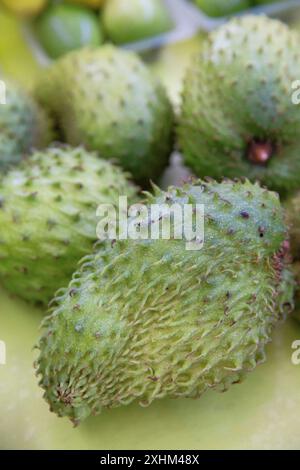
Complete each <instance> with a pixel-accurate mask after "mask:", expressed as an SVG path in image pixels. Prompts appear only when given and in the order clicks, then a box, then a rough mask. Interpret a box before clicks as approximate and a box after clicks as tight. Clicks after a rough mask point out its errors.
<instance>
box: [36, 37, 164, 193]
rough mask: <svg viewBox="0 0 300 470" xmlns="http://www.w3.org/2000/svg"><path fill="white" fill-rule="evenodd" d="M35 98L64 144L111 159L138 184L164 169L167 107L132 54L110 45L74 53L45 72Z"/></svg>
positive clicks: (161, 93)
mask: <svg viewBox="0 0 300 470" xmlns="http://www.w3.org/2000/svg"><path fill="white" fill-rule="evenodd" d="M36 94H37V97H38V99H39V101H40V102H41V103H42V104H43V105H44V106H45V107H46V108H47V109H49V111H50V112H51V113H52V115H53V117H54V119H55V120H56V121H57V122H58V124H59V126H60V127H61V129H62V131H63V135H64V138H65V139H66V141H67V142H68V143H69V144H72V145H78V144H84V145H85V146H86V147H87V148H88V149H91V150H96V151H98V152H99V154H100V156H101V157H103V158H107V159H114V160H117V161H118V162H119V163H120V164H121V166H123V168H125V169H126V170H129V171H130V173H131V174H132V175H133V177H134V178H135V179H136V180H138V181H139V182H141V183H145V184H146V183H148V182H149V179H156V178H157V177H158V176H160V174H161V172H162V170H163V169H164V168H165V166H166V165H167V163H168V159H169V155H170V153H171V150H172V143H173V110H172V106H171V104H170V102H169V100H168V98H167V95H166V92H165V90H164V88H163V86H162V85H161V84H160V83H159V82H158V81H157V80H156V79H155V78H154V76H153V75H152V74H151V72H150V71H149V70H148V68H147V67H146V66H145V65H144V64H143V63H142V61H141V60H140V59H139V58H138V56H137V55H136V54H134V53H132V52H128V51H124V50H121V49H117V48H115V47H114V46H111V45H106V46H103V47H99V48H94V49H93V48H86V49H81V50H78V51H74V52H72V53H70V54H67V55H66V56H65V57H63V58H62V59H60V60H59V61H57V62H56V63H55V64H54V65H53V66H52V67H51V68H50V69H49V70H47V71H46V72H45V75H44V77H43V78H42V79H41V81H40V83H39V85H38V87H37V93H36Z"/></svg>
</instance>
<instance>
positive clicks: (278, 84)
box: [178, 16, 300, 195]
mask: <svg viewBox="0 0 300 470" xmlns="http://www.w3.org/2000/svg"><path fill="white" fill-rule="evenodd" d="M299 77H300V56H299V36H298V34H297V33H296V32H294V31H291V30H290V29H289V28H288V27H287V26H286V25H284V24H283V23H281V22H279V21H277V20H272V19H269V18H267V17H264V16H245V17H241V18H236V19H233V20H231V21H230V22H229V23H227V24H225V25H224V26H222V27H221V28H220V29H218V30H217V31H214V32H212V33H211V35H210V36H209V38H208V39H207V41H206V42H205V43H204V44H203V45H202V48H201V51H200V53H199V54H198V57H197V58H196V59H195V61H194V63H193V65H192V67H191V68H190V70H189V71H188V73H187V76H186V80H185V86H184V92H183V104H182V112H181V118H180V123H179V128H178V134H179V141H180V145H181V148H182V150H183V153H184V156H185V162H186V163H187V164H188V165H189V166H190V167H191V168H192V169H193V171H194V172H195V173H196V174H197V175H199V176H201V177H203V176H206V175H207V176H211V177H215V178H221V177H224V176H225V177H229V178H233V177H240V176H246V177H248V178H250V179H251V180H259V181H261V182H262V183H263V184H265V185H266V186H268V187H269V188H270V189H274V190H276V191H279V192H280V193H281V194H282V195H286V194H288V193H291V192H293V191H295V190H296V189H298V188H299V187H300V137H299V136H300V112H299V108H298V106H296V105H295V104H294V103H293V102H292V90H291V84H292V83H293V82H294V81H295V80H298V79H299Z"/></svg>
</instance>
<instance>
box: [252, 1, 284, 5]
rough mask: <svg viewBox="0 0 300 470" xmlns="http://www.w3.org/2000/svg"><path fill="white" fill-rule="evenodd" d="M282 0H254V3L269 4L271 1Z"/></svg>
mask: <svg viewBox="0 0 300 470" xmlns="http://www.w3.org/2000/svg"><path fill="white" fill-rule="evenodd" d="M278 2H282V0H254V5H268V4H270V3H278Z"/></svg>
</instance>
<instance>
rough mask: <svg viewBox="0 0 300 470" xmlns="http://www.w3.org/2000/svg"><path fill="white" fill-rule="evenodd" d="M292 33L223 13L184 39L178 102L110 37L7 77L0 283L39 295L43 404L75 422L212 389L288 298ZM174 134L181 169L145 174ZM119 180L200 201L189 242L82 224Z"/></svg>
mask: <svg viewBox="0 0 300 470" xmlns="http://www.w3.org/2000/svg"><path fill="white" fill-rule="evenodd" d="M299 40H300V37H299V34H298V33H297V32H294V31H292V30H290V29H289V28H288V27H287V26H286V25H284V24H283V23H281V22H279V21H277V20H272V19H269V18H267V17H264V16H245V17H241V18H236V19H232V20H230V21H229V22H228V23H227V24H225V25H223V26H221V27H220V28H219V29H218V30H216V31H214V32H212V33H211V34H210V35H209V36H208V37H207V38H206V39H205V40H204V41H203V43H202V45H201V47H200V48H199V51H198V53H197V56H196V57H195V59H194V60H193V61H192V63H191V65H190V67H189V69H188V72H187V73H186V78H185V83H184V87H183V92H182V103H181V109H180V112H179V114H177V113H175V112H174V111H173V109H172V104H171V102H170V101H169V99H168V97H167V93H166V91H165V90H164V88H163V86H162V85H161V84H160V83H159V82H158V81H157V79H156V78H154V77H153V75H152V74H151V73H150V71H149V69H148V68H147V66H146V65H145V64H144V63H143V62H142V61H141V59H140V58H139V57H138V56H137V55H135V54H134V53H132V52H128V51H125V50H121V49H118V48H116V47H115V46H112V45H104V46H101V47H98V48H84V49H79V50H76V51H74V52H71V53H69V54H67V55H65V56H64V57H62V58H61V59H59V60H58V61H57V62H55V63H53V64H52V65H51V66H50V67H49V68H48V69H46V70H45V71H44V73H43V74H42V76H41V77H40V80H39V82H38V83H37V85H36V87H35V90H34V92H33V94H32V96H29V95H28V94H27V93H25V92H24V91H23V90H21V89H20V88H18V87H16V85H15V84H13V83H7V86H8V93H7V104H6V105H5V106H0V124H1V125H0V129H1V131H0V169H1V173H2V174H1V179H0V227H1V231H0V283H1V285H2V286H4V288H6V289H7V290H8V291H9V292H10V293H11V294H13V295H16V296H18V297H20V298H23V299H25V300H26V301H27V302H29V303H31V304H39V305H41V306H42V308H44V310H45V312H46V311H47V307H46V306H47V305H49V310H48V314H47V316H46V318H45V320H44V322H43V324H42V334H41V338H40V339H39V340H38V341H37V348H38V350H39V356H38V359H37V362H36V373H37V376H38V377H39V381H40V385H41V387H42V388H43V390H44V397H45V399H46V400H47V402H48V403H49V405H50V409H51V411H53V412H55V413H56V414H57V415H59V416H67V417H69V418H70V419H71V420H72V421H73V422H74V423H75V424H78V423H80V422H81V421H82V420H84V419H85V418H87V417H88V416H89V415H91V414H93V415H95V414H98V413H100V411H101V409H103V408H113V407H117V406H120V405H127V404H129V403H131V402H133V401H138V402H139V403H140V404H141V405H144V406H145V405H149V404H150V403H151V402H152V401H153V400H155V399H158V398H163V397H165V396H168V397H172V398H179V397H191V398H197V397H199V396H201V395H202V393H203V392H204V391H206V390H208V389H211V388H212V389H216V390H220V391H225V390H227V389H228V388H229V387H230V385H232V384H235V383H239V382H241V380H243V379H244V377H245V375H247V373H248V372H249V371H251V370H253V369H255V367H256V366H257V365H258V364H260V363H261V362H262V361H264V360H265V348H266V344H267V343H268V342H270V340H271V337H272V331H273V328H274V326H275V325H276V324H277V322H279V321H281V320H282V319H283V318H285V317H286V315H290V314H292V312H293V311H294V313H293V314H295V315H296V316H297V308H296V309H295V303H296V304H297V298H298V297H299V293H298V292H297V282H298V281H299V279H300V274H299V273H300V269H299V262H300V260H299V258H300V243H299V241H300V218H299V210H298V209H299V208H300V110H299V108H298V107H297V106H296V105H295V104H293V102H292V98H291V90H292V88H291V85H292V83H293V82H295V81H296V80H298V79H300V54H299V47H298V46H299V42H300V41H299ZM176 147H177V148H179V149H180V150H181V152H182V155H183V159H184V162H185V164H186V165H187V166H188V167H189V168H190V169H191V171H192V172H193V174H194V177H193V178H191V179H190V180H189V181H186V182H183V184H182V185H181V186H180V187H170V188H168V190H167V191H164V190H162V189H159V187H158V186H157V185H156V184H152V188H153V189H149V187H150V188H151V183H150V182H154V183H157V182H158V181H159V178H160V176H161V174H162V173H163V170H164V169H165V168H166V167H167V165H168V162H169V158H170V155H171V153H172V150H173V149H174V148H176ZM33 148H34V149H35V150H32V149H33ZM141 189H147V190H148V192H145V193H143V194H141ZM119 195H122V196H123V195H126V196H128V198H129V200H130V201H132V202H138V201H140V200H142V201H143V202H144V203H146V204H148V205H149V206H150V205H151V204H153V203H156V204H158V205H159V206H162V205H171V204H173V203H176V204H178V205H179V206H183V205H184V204H186V203H187V202H188V203H191V204H204V207H205V242H204V246H203V248H202V249H201V250H199V251H188V250H186V241H185V240H176V239H172V240H163V239H159V240H133V239H128V240H115V241H114V242H113V243H111V242H99V241H98V242H97V236H96V223H97V218H96V209H97V207H98V206H99V204H102V203H103V204H105V203H112V204H117V201H118V197H119ZM145 222H146V221H145ZM80 260H81V261H80ZM78 263H79V264H78ZM297 280H298V281H297ZM295 312H296V313H295ZM298 316H299V314H298Z"/></svg>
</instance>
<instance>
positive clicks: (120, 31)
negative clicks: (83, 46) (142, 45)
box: [102, 0, 173, 44]
mask: <svg viewBox="0 0 300 470" xmlns="http://www.w3.org/2000/svg"><path fill="white" fill-rule="evenodd" d="M102 20H103V26H104V28H105V31H106V33H107V36H108V37H109V39H111V41H113V42H114V43H115V44H124V43H128V42H135V41H140V40H142V39H146V38H149V37H153V36H157V35H159V34H163V33H166V32H168V31H169V30H170V29H172V27H173V21H172V19H171V16H170V12H169V10H168V8H167V7H166V5H165V4H164V2H163V1H162V0H130V2H128V0H109V1H108V2H107V3H106V4H105V7H104V9H103V16H102Z"/></svg>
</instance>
